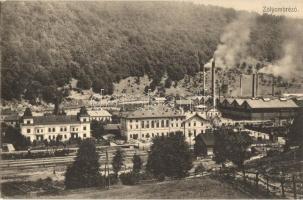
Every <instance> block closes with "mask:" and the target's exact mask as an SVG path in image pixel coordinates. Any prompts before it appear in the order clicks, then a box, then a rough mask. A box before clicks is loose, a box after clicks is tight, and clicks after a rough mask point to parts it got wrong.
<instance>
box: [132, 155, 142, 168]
mask: <svg viewBox="0 0 303 200" xmlns="http://www.w3.org/2000/svg"><path fill="white" fill-rule="evenodd" d="M141 169H142V160H141V157H140V156H139V155H137V154H135V155H134V157H133V172H135V173H139V172H140V170H141Z"/></svg>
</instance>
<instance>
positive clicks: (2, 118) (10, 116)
mask: <svg viewBox="0 0 303 200" xmlns="http://www.w3.org/2000/svg"><path fill="white" fill-rule="evenodd" d="M19 121H20V116H19V114H18V113H17V112H14V111H12V110H10V109H3V110H2V109H1V114H0V122H1V123H5V124H7V125H10V126H16V125H17V124H19Z"/></svg>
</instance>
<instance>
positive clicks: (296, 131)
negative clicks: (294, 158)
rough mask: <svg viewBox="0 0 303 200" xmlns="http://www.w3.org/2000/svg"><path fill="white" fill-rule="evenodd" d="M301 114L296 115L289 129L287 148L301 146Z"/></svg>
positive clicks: (302, 137)
mask: <svg viewBox="0 0 303 200" xmlns="http://www.w3.org/2000/svg"><path fill="white" fill-rule="evenodd" d="M302 130H303V114H300V115H298V116H297V117H296V118H295V119H294V121H293V123H292V125H291V126H290V129H289V134H288V135H287V145H288V146H297V145H298V146H303V131H302Z"/></svg>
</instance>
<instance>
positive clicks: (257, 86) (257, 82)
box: [256, 73, 259, 96]
mask: <svg viewBox="0 0 303 200" xmlns="http://www.w3.org/2000/svg"><path fill="white" fill-rule="evenodd" d="M258 90H259V74H258V73H256V96H258Z"/></svg>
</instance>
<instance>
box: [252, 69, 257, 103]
mask: <svg viewBox="0 0 303 200" xmlns="http://www.w3.org/2000/svg"><path fill="white" fill-rule="evenodd" d="M255 82H256V74H253V75H252V97H253V98H254V97H256V90H255V88H256V87H255V86H256V83H255Z"/></svg>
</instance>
